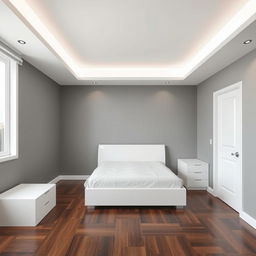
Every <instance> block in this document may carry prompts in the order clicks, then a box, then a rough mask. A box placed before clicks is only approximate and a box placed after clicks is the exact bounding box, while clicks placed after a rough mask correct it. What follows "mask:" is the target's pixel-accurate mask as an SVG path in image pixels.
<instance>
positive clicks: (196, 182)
mask: <svg viewBox="0 0 256 256" xmlns="http://www.w3.org/2000/svg"><path fill="white" fill-rule="evenodd" d="M187 186H188V187H191V188H201V187H207V186H208V180H205V179H200V178H195V179H189V180H188V182H187Z"/></svg>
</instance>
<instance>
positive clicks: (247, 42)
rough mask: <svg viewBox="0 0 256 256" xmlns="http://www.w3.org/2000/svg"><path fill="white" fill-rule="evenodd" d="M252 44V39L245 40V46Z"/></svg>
mask: <svg viewBox="0 0 256 256" xmlns="http://www.w3.org/2000/svg"><path fill="white" fill-rule="evenodd" d="M251 42H252V39H248V40H245V41H244V42H243V44H250V43H251Z"/></svg>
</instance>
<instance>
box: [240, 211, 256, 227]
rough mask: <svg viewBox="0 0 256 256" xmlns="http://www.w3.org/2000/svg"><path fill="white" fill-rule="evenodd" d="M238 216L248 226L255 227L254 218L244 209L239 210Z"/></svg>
mask: <svg viewBox="0 0 256 256" xmlns="http://www.w3.org/2000/svg"><path fill="white" fill-rule="evenodd" d="M239 216H240V218H241V219H243V220H244V221H245V222H247V223H248V224H249V225H250V226H252V227H253V228H255V229H256V219H254V218H253V217H252V216H250V215H249V214H247V213H246V212H244V211H242V212H240V214H239Z"/></svg>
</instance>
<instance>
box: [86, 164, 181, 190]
mask: <svg viewBox="0 0 256 256" xmlns="http://www.w3.org/2000/svg"><path fill="white" fill-rule="evenodd" d="M85 185H86V187H87V188H181V187H182V185H183V183H182V180H181V179H180V178H179V177H177V176H176V175H175V174H174V173H173V172H172V171H171V170H170V169H169V168H167V167H166V166H165V165H164V164H163V163H160V162H103V163H101V164H100V165H99V166H98V167H97V168H96V169H95V170H94V172H93V173H92V175H91V176H90V178H89V179H88V180H87V181H86V183H85Z"/></svg>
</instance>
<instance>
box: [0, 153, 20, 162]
mask: <svg viewBox="0 0 256 256" xmlns="http://www.w3.org/2000/svg"><path fill="white" fill-rule="evenodd" d="M18 158H19V157H18V155H8V156H0V163H3V162H7V161H11V160H15V159H18Z"/></svg>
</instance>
